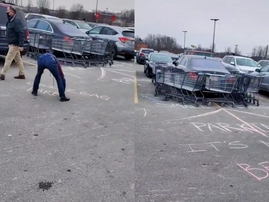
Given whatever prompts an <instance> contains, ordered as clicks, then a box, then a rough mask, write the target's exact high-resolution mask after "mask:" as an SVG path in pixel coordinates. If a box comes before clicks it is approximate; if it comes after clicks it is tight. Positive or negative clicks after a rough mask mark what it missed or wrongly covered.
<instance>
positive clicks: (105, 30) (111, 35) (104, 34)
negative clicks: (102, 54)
mask: <svg viewBox="0 0 269 202" xmlns="http://www.w3.org/2000/svg"><path fill="white" fill-rule="evenodd" d="M117 34H118V33H117V32H116V31H115V30H113V29H111V28H109V27H102V29H101V30H100V33H99V34H98V37H100V38H103V39H108V40H111V41H116V38H115V37H116V35H117Z"/></svg>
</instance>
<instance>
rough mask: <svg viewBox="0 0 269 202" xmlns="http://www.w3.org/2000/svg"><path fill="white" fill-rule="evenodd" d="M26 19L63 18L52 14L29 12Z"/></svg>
mask: <svg viewBox="0 0 269 202" xmlns="http://www.w3.org/2000/svg"><path fill="white" fill-rule="evenodd" d="M25 19H26V20H27V21H28V20H32V19H48V20H61V18H58V17H54V16H51V15H44V14H39V13H27V14H26V15H25Z"/></svg>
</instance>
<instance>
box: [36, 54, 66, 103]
mask: <svg viewBox="0 0 269 202" xmlns="http://www.w3.org/2000/svg"><path fill="white" fill-rule="evenodd" d="M37 65H38V67H37V74H36V77H35V81H34V84H33V90H32V94H33V95H34V96H37V92H38V88H39V83H40V80H41V76H42V74H43V72H44V70H45V69H48V70H49V71H50V72H51V74H52V75H53V76H54V78H55V79H56V82H57V86H58V91H59V96H60V101H61V102H66V101H69V100H70V98H67V97H66V96H65V88H66V82H65V78H64V73H63V71H62V67H61V65H60V63H59V62H58V60H57V58H56V57H55V56H54V55H53V54H52V53H49V52H48V53H44V54H42V55H40V56H39V58H38V61H37Z"/></svg>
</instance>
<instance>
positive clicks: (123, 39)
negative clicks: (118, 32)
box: [119, 37, 131, 43]
mask: <svg viewBox="0 0 269 202" xmlns="http://www.w3.org/2000/svg"><path fill="white" fill-rule="evenodd" d="M119 40H120V41H121V42H122V43H126V42H127V41H131V39H129V38H126V37H119Z"/></svg>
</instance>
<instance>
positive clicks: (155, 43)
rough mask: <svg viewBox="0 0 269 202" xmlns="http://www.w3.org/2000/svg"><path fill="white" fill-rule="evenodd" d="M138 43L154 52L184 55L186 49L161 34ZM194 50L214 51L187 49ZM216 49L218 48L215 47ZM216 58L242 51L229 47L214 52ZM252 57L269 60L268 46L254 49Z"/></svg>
mask: <svg viewBox="0 0 269 202" xmlns="http://www.w3.org/2000/svg"><path fill="white" fill-rule="evenodd" d="M135 40H136V43H146V44H147V47H148V48H153V49H154V50H157V51H160V50H166V51H170V52H173V53H176V54H179V53H183V52H184V48H183V47H182V45H180V44H178V43H177V41H176V39H175V38H172V37H169V36H166V35H160V34H157V35H155V34H148V35H147V36H146V37H145V38H144V39H142V38H140V37H139V36H136V39H135ZM191 48H194V49H195V50H199V51H208V52H211V51H212V45H211V46H210V47H202V45H201V44H198V45H197V46H194V45H192V47H186V49H191ZM215 48H216V47H215ZM214 52H215V56H216V57H224V56H225V55H227V54H234V55H242V53H241V51H240V50H239V48H238V45H235V47H234V48H233V49H232V48H231V47H227V48H226V49H225V50H224V51H222V52H220V51H216V50H215V51H214ZM251 57H252V58H253V59H255V60H260V59H264V58H268V46H257V47H254V48H253V50H252V53H251Z"/></svg>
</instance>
